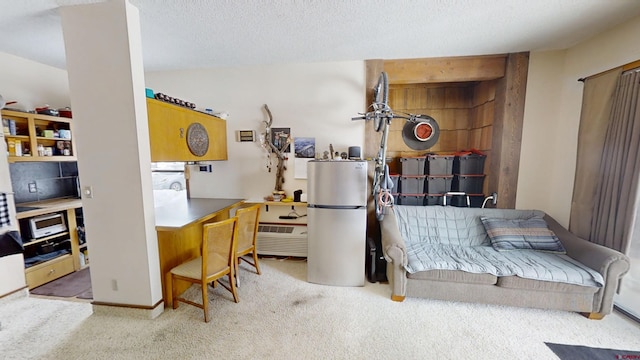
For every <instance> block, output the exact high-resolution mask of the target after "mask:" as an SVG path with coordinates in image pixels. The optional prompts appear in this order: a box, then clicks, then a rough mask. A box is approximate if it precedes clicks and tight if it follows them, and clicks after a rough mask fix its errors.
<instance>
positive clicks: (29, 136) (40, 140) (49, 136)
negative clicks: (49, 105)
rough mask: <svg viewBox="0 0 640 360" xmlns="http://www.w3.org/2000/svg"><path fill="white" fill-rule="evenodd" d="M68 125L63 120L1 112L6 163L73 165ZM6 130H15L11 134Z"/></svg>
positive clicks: (73, 156) (69, 127)
mask: <svg viewBox="0 0 640 360" xmlns="http://www.w3.org/2000/svg"><path fill="white" fill-rule="evenodd" d="M71 121H72V120H71V119H69V118H65V117H58V116H50V115H41V114H33V113H27V112H21V111H11V110H2V123H3V131H4V138H5V141H6V142H7V149H8V150H9V158H8V159H9V162H17V161H77V157H76V153H75V144H74V138H73V136H72V132H71ZM9 123H11V126H9ZM9 128H11V129H13V128H15V134H12V133H11V132H9ZM5 129H6V130H5ZM47 151H50V155H47ZM66 154H68V155H66Z"/></svg>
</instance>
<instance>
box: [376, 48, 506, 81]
mask: <svg viewBox="0 0 640 360" xmlns="http://www.w3.org/2000/svg"><path fill="white" fill-rule="evenodd" d="M505 60H506V55H486V56H467V57H453V58H429V59H409V60H406V59H405V60H385V61H384V69H385V71H386V72H387V74H389V82H390V83H392V84H424V83H444V82H467V81H485V80H493V79H498V78H501V77H503V76H504V69H505Z"/></svg>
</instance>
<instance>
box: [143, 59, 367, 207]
mask: <svg viewBox="0 0 640 360" xmlns="http://www.w3.org/2000/svg"><path fill="white" fill-rule="evenodd" d="M145 79H146V83H147V87H149V88H152V89H153V90H154V91H155V92H162V93H165V94H168V95H170V96H174V97H177V98H180V99H183V100H186V101H192V102H194V103H196V105H197V106H198V107H199V108H200V107H202V108H213V109H214V111H225V112H228V113H229V114H230V115H229V118H228V119H227V144H228V146H227V147H228V153H229V159H228V161H219V162H211V164H212V165H213V172H212V173H204V172H201V173H198V172H196V173H193V174H192V180H191V191H192V193H191V194H192V196H193V197H241V198H246V199H250V200H261V199H262V198H263V197H264V196H267V195H269V194H271V192H272V191H273V189H274V187H275V170H276V169H275V164H276V161H275V156H273V157H272V159H273V165H274V167H273V169H272V171H271V173H269V172H268V171H267V168H266V159H267V154H266V152H265V151H264V150H263V149H262V147H261V146H260V142H259V141H257V142H255V143H239V142H236V141H235V131H236V130H255V131H256V133H257V134H258V137H259V134H260V133H261V132H262V131H263V130H264V124H263V121H265V120H267V114H266V112H265V111H264V110H263V105H264V104H267V105H268V106H269V109H270V110H271V112H272V114H273V118H274V120H273V124H272V127H289V128H291V135H292V136H293V137H315V138H316V152H319V153H322V152H323V151H325V150H329V144H333V146H334V148H335V150H336V151H340V152H342V151H345V152H346V151H347V148H348V147H349V146H354V145H355V146H363V144H364V122H361V121H352V120H351V117H352V116H355V115H356V114H357V113H358V112H361V111H363V110H364V108H365V98H364V91H365V90H364V84H365V68H364V62H362V61H353V62H334V63H315V64H286V65H271V66H253V67H239V68H220V69H208V70H192V71H171V72H151V73H146V74H145ZM290 155H291V156H290V157H289V160H288V161H287V171H286V172H285V183H284V186H283V188H284V190H285V191H286V192H287V194H288V195H290V196H293V191H295V190H297V189H302V190H303V191H304V192H306V180H299V179H295V178H294V170H295V169H294V167H295V161H294V157H293V153H291V154H290Z"/></svg>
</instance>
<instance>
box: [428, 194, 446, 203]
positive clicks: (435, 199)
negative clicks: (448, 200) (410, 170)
mask: <svg viewBox="0 0 640 360" xmlns="http://www.w3.org/2000/svg"><path fill="white" fill-rule="evenodd" d="M443 196H444V195H442V194H426V195H425V197H424V204H425V205H442V198H443Z"/></svg>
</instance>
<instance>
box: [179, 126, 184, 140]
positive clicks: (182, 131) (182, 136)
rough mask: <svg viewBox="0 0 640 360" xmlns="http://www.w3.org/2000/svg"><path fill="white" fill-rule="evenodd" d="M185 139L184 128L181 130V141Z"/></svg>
mask: <svg viewBox="0 0 640 360" xmlns="http://www.w3.org/2000/svg"><path fill="white" fill-rule="evenodd" d="M182 138H184V128H180V139H182Z"/></svg>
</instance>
